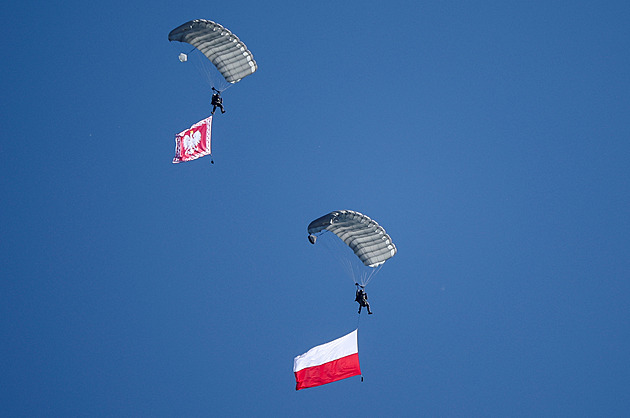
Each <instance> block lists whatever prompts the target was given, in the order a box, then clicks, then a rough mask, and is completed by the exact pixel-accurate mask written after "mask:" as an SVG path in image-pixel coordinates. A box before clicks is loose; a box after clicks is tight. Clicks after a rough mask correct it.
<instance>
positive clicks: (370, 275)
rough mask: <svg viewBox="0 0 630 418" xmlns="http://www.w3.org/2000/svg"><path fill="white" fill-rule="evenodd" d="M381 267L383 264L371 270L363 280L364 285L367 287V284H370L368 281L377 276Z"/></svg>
mask: <svg viewBox="0 0 630 418" xmlns="http://www.w3.org/2000/svg"><path fill="white" fill-rule="evenodd" d="M382 267H383V264H381V265H380V266H377V267H374V268H372V269H371V271H370V274H369V275H368V276H367V277H366V278H365V280H364V281H365V285H364V286H367V285H368V283H370V281H371V280H372V278H374V276H376V274H378V272H379V271H380V270H381V268H382Z"/></svg>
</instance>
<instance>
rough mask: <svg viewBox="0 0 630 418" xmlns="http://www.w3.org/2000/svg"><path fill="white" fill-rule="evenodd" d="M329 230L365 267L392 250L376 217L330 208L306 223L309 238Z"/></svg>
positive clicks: (384, 258)
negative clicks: (371, 217) (327, 211)
mask: <svg viewBox="0 0 630 418" xmlns="http://www.w3.org/2000/svg"><path fill="white" fill-rule="evenodd" d="M326 231H330V232H332V233H333V234H335V235H337V236H338V237H339V239H341V240H342V241H343V242H344V243H346V244H347V245H348V247H350V248H351V249H352V251H354V253H355V254H356V256H357V257H359V259H360V260H361V262H362V263H363V264H364V265H365V266H367V267H378V266H380V265H382V264H383V263H385V261H387V260H389V259H390V258H392V257H393V256H394V255H395V254H396V251H397V250H396V246H395V245H394V243H393V241H392V239H391V237H390V236H389V235H388V234H387V232H385V229H384V228H383V227H382V226H380V225H379V224H378V223H377V222H376V221H374V220H372V219H370V218H369V217H367V216H365V215H363V214H361V213H359V212H355V211H352V210H339V211H334V212H331V213H329V214H327V215H324V216H322V217H321V218H318V219H315V220H314V221H313V222H311V223H310V224H309V226H308V233H309V241H310V242H311V243H312V244H315V240H316V236H317V235H321V234H322V233H324V232H326Z"/></svg>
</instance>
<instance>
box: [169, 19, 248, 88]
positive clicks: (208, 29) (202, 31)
mask: <svg viewBox="0 0 630 418" xmlns="http://www.w3.org/2000/svg"><path fill="white" fill-rule="evenodd" d="M168 40H169V41H178V42H185V43H188V44H190V45H192V46H194V47H195V48H197V49H198V50H199V51H200V52H201V53H202V54H203V55H205V56H206V57H207V58H208V59H209V60H210V61H212V63H213V64H214V65H215V67H217V70H219V72H220V73H221V75H223V77H224V78H225V80H226V81H227V82H229V83H237V82H239V81H240V80H241V79H242V78H243V77H245V76H248V75H250V74H253V73H254V72H255V71H256V69H257V68H258V66H257V65H256V61H254V56H253V55H252V53H251V52H250V51H249V50H248V49H247V47H246V46H245V44H244V43H243V42H241V40H240V39H238V37H237V36H236V35H234V34H233V33H232V32H230V31H229V30H228V29H226V28H224V27H223V26H221V25H220V24H218V23H215V22H212V21H210V20H204V19H197V20H191V21H190V22H186V23H184V24H183V25H181V26H179V27H177V28H175V29H173V30H172V31H171V33H169V34H168ZM180 59H181V57H180Z"/></svg>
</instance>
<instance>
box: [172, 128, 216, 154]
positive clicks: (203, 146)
mask: <svg viewBox="0 0 630 418" xmlns="http://www.w3.org/2000/svg"><path fill="white" fill-rule="evenodd" d="M211 138H212V116H210V117H208V118H206V119H204V120H202V121H200V122H197V123H195V124H194V125H193V126H191V127H190V128H188V129H186V130H185V131H182V132H180V133H178V134H177V135H175V158H173V164H175V163H181V162H184V161H192V160H196V159H197V158H199V157H203V156H204V155H210V154H212V150H211V147H210V145H211V141H210V140H211Z"/></svg>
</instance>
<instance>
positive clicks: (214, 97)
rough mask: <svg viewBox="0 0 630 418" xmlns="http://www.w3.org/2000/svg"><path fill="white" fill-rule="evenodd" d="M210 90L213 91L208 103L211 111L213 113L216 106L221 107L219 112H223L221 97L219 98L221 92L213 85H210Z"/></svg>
mask: <svg viewBox="0 0 630 418" xmlns="http://www.w3.org/2000/svg"><path fill="white" fill-rule="evenodd" d="M212 91H214V92H215V93H214V94H213V95H212V100H210V104H211V105H212V113H211V115H214V111H215V110H217V107H218V108H219V109H221V113H225V109H224V108H223V99H222V98H221V92H220V91H219V90H217V89H215V88H214V87H212Z"/></svg>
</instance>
